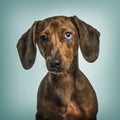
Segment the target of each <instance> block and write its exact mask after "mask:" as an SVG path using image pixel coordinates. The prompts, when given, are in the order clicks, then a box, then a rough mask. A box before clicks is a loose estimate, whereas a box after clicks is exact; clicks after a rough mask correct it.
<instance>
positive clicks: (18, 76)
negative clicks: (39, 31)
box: [0, 0, 120, 120]
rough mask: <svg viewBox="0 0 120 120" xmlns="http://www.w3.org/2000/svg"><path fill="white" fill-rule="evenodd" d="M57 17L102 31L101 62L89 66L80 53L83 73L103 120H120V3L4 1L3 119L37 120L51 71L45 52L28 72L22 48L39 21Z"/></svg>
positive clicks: (0, 51) (0, 56) (0, 1)
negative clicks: (25, 35)
mask: <svg viewBox="0 0 120 120" xmlns="http://www.w3.org/2000/svg"><path fill="white" fill-rule="evenodd" d="M56 15H66V16H72V15H76V16H78V17H79V18H80V19H82V20H83V21H85V22H86V23H89V24H91V25H92V26H94V27H95V28H97V29H98V30H99V31H100V33H101V37H100V56H99V58H98V60H97V61H96V62H94V63H88V62H87V61H85V60H84V58H83V57H82V56H81V53H80V57H79V64H80V69H81V70H82V71H83V72H84V74H85V75H86V76H87V77H88V78H89V80H90V82H91V84H92V85H93V87H94V88H95V91H96V93H97V96H98V102H99V112H98V120H120V89H119V86H120V75H119V74H120V52H119V46H120V41H119V39H120V2H119V0H99V1H97V0H68V1H67V0H66V1H65V0H58V1H57V0H47V1H46V0H19V1H18V0H0V120H35V113H36V98H37V89H38V86H39V83H40V80H41V79H42V78H43V76H44V75H45V74H46V72H47V70H46V66H45V62H44V59H43V58H42V57H41V55H40V54H39V52H38V55H37V58H36V62H35V64H34V66H33V67H32V69H30V70H24V69H23V68H22V66H21V63H20V60H19V56H18V53H17V49H16V44H17V42H18V40H19V38H20V37H21V35H22V34H23V33H24V32H26V31H27V29H28V28H29V27H30V26H31V25H32V24H33V22H34V21H35V20H42V19H44V18H47V17H49V16H56Z"/></svg>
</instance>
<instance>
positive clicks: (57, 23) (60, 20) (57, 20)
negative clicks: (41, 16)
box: [40, 16, 74, 29]
mask: <svg viewBox="0 0 120 120" xmlns="http://www.w3.org/2000/svg"><path fill="white" fill-rule="evenodd" d="M41 25H42V26H44V27H42V28H44V29H45V28H47V27H50V28H52V29H57V28H60V27H62V26H64V27H65V26H73V27H74V25H73V23H72V21H71V19H70V17H63V16H58V17H51V18H47V19H45V20H43V21H42V24H41ZM41 25H40V26H41Z"/></svg>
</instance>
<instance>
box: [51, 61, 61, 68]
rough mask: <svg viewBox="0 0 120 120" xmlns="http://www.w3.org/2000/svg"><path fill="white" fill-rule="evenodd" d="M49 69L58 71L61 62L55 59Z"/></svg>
mask: <svg viewBox="0 0 120 120" xmlns="http://www.w3.org/2000/svg"><path fill="white" fill-rule="evenodd" d="M50 67H51V68H56V69H59V68H60V67H61V60H60V59H55V60H52V61H51V62H50Z"/></svg>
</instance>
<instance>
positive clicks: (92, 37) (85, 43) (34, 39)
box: [17, 16, 99, 73]
mask: <svg viewBox="0 0 120 120" xmlns="http://www.w3.org/2000/svg"><path fill="white" fill-rule="evenodd" d="M36 44H37V45H38V48H39V50H40V52H41V54H42V56H43V57H44V58H45V60H46V65H47V68H48V71H49V72H54V73H58V72H65V71H68V70H69V69H70V67H71V64H72V63H73V60H74V57H75V56H76V55H77V54H78V45H80V48H81V51H82V54H83V56H84V58H85V59H86V60H87V61H89V62H93V61H94V60H96V58H97V57H98V52H99V32H98V31H97V30H96V29H94V28H93V27H91V26H90V25H88V24H86V23H84V22H83V21H81V20H79V19H78V18H77V17H75V16H74V17H64V16H58V17H51V18H48V19H45V20H43V21H37V22H35V23H34V24H33V25H32V27H31V28H30V29H29V30H28V31H27V32H26V33H25V34H24V35H23V36H22V37H21V39H20V40H19V42H18V45H17V48H18V52H19V55H20V59H21V62H22V64H23V67H24V68H26V69H28V68H30V67H31V66H32V65H33V63H34V61H35V56H36Z"/></svg>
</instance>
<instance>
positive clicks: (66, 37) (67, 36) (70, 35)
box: [64, 32, 73, 40]
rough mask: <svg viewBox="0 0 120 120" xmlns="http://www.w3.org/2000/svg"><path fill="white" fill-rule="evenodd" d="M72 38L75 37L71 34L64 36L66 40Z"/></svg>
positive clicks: (67, 33)
mask: <svg viewBox="0 0 120 120" xmlns="http://www.w3.org/2000/svg"><path fill="white" fill-rule="evenodd" d="M72 37H73V34H72V33H71V32H66V33H65V35H64V38H65V39H66V40H70V39H71V38H72Z"/></svg>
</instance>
